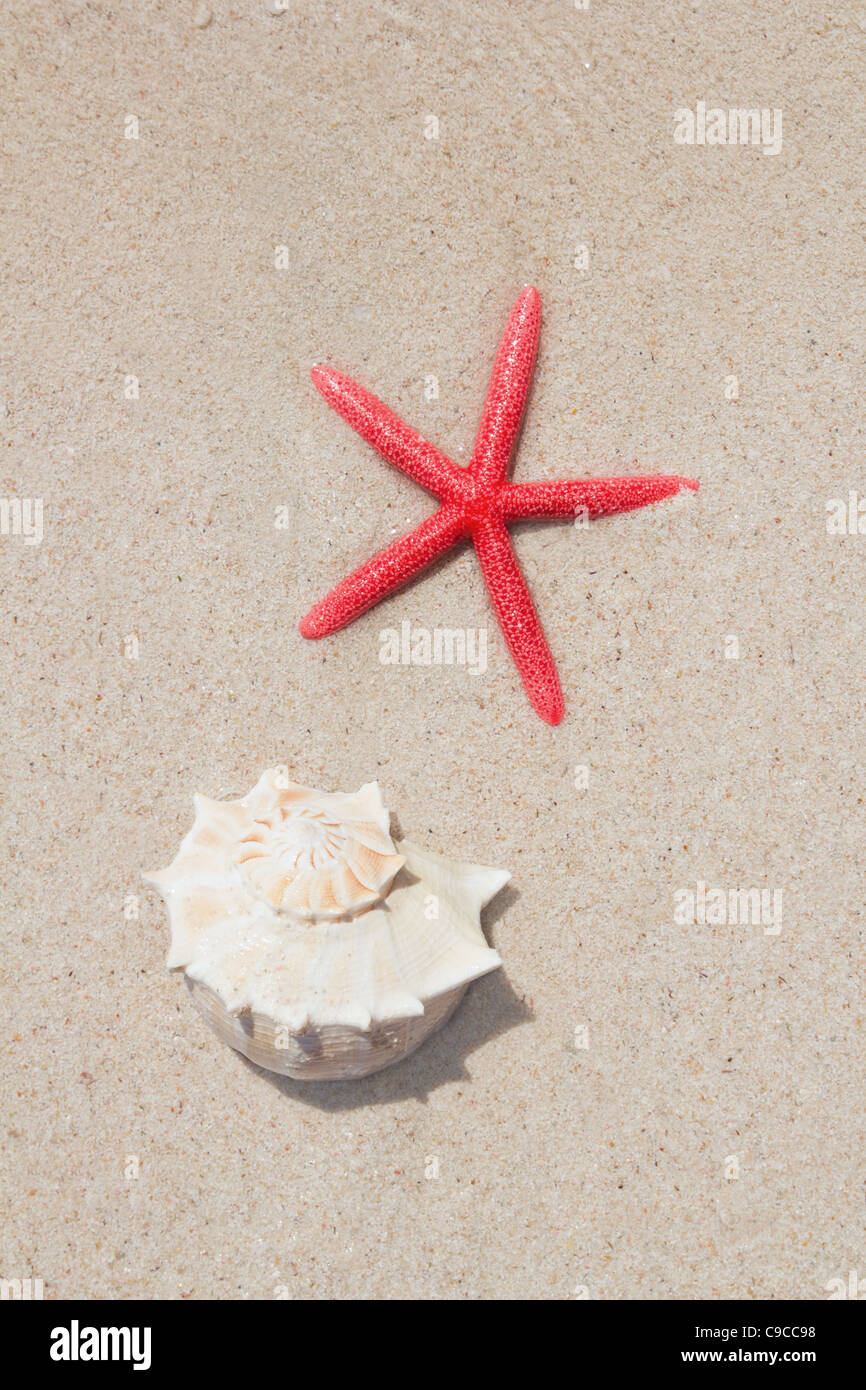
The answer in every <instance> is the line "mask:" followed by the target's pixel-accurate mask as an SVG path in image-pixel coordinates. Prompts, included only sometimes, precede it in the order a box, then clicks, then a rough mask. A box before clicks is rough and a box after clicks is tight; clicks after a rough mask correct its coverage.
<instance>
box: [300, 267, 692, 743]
mask: <svg viewBox="0 0 866 1390" xmlns="http://www.w3.org/2000/svg"><path fill="white" fill-rule="evenodd" d="M540 327H541V299H540V297H539V294H538V290H536V289H534V288H533V287H532V286H531V285H529V286H527V288H526V289H525V290H524V291H523V293H522V295H521V296H520V298H519V299H518V301H517V303H516V304H515V306H514V308H513V309H512V311H511V316H510V318H509V320H508V323H507V325H506V328H505V332H504V334H503V335H502V341H501V342H500V344H499V350H498V352H497V354H496V361H495V362H494V364H493V375H492V377H491V378H490V386H489V387H488V391H487V399H486V401H485V402H484V411H483V414H482V416H481V424H480V425H479V427H478V436H477V438H476V440H475V449H474V452H473V454H472V458H471V460H470V462H469V466H468V468H463V467H461V466H459V465H458V464H456V463H453V462H452V461H451V459H449V458H446V456H445V455H444V454H443V453H441V452H440V451H439V450H438V449H437V448H436V447H435V445H433V444H430V443H429V442H428V441H427V440H426V439H423V438H422V437H421V435H420V434H418V433H417V432H416V431H415V430H413V429H410V427H409V426H408V425H405V424H404V423H403V421H402V420H400V419H398V417H397V416H396V415H395V414H394V413H393V411H391V410H389V409H388V407H387V406H386V405H383V404H382V402H381V401H380V400H377V399H376V397H375V396H373V395H371V393H370V392H369V391H366V390H365V389H364V387H363V386H359V385H358V383H357V382H356V381H352V380H351V378H350V377H347V376H343V374H342V373H341V372H337V371H335V370H334V368H333V367H322V366H317V367H314V368H313V370H312V372H311V376H312V378H313V381H314V383H315V385H316V386H317V387H318V389H319V390H320V391H321V393H322V395H323V396H324V397H325V400H326V401H327V402H328V404H329V405H332V406H333V407H334V409H335V410H336V411H337V412H338V413H339V414H340V415H342V416H343V418H344V420H347V421H348V423H349V424H350V425H351V426H352V428H353V429H354V430H357V432H358V434H360V436H361V438H362V439H366V441H367V443H368V444H372V445H373V448H374V449H378V451H379V453H380V454H381V455H382V457H383V458H385V459H387V460H388V462H389V463H393V464H394V466H395V468H399V469H400V470H401V471H402V472H403V473H407V474H408V475H409V477H410V478H414V480H415V482H416V483H420V484H421V486H422V487H425V488H427V490H428V492H432V493H433V495H434V496H435V497H438V499H439V501H440V503H441V506H440V507H439V509H438V511H436V512H434V513H433V515H432V516H430V517H428V518H427V520H426V521H422V522H421V525H420V526H416V527H415V529H414V531H410V532H409V534H408V535H406V536H401V537H400V539H399V540H396V541H394V542H393V544H391V545H389V546H387V547H386V549H385V550H381V551H380V552H379V554H378V555H374V556H373V558H372V560H368V561H367V563H366V564H364V565H361V567H360V569H356V570H355V572H354V573H353V574H350V575H349V576H348V577H347V578H346V579H343V580H341V582H340V583H339V584H338V585H337V586H336V588H334V589H332V590H331V592H330V593H329V594H328V595H327V597H326V598H323V599H322V601H321V603H317V604H314V606H313V607H312V608H311V609H310V611H309V613H308V614H307V616H306V617H305V618H304V619H303V621H302V622H301V624H300V630H301V633H302V634H303V636H304V637H327V636H328V635H329V633H332V632H336V631H337V629H338V628H341V627H345V626H346V624H347V623H351V622H352V621H353V620H354V619H355V618H357V617H358V616H359V615H360V614H361V613H364V612H365V611H366V610H367V609H368V608H370V607H372V605H373V604H374V603H378V601H379V599H381V598H384V597H385V595H386V594H390V593H391V592H392V590H394V589H398V588H400V586H401V585H403V584H405V583H407V582H408V580H410V579H413V578H414V577H415V575H416V574H420V573H421V571H422V570H424V569H426V568H427V567H428V566H429V565H431V564H432V563H433V561H434V560H436V559H438V557H439V556H440V555H442V554H444V552H445V551H446V550H450V549H451V547H452V546H454V545H456V544H457V543H458V542H459V541H461V540H463V539H464V538H465V537H466V536H471V538H472V542H473V544H474V546H475V550H476V552H477V554H478V559H479V562H480V564H481V572H482V574H483V575H484V580H485V583H486V585H487V591H488V593H489V594H490V598H491V600H492V602H493V607H494V609H495V610H496V616H497V618H498V619H499V625H500V627H501V628H502V632H503V635H504V637H505V641H506V642H507V644H508V650H509V651H510V652H511V655H512V657H513V658H514V663H515V665H516V666H517V669H518V671H519V672H520V675H521V678H522V680H523V684H524V685H525V687H526V693H527V694H528V696H529V699H530V701H531V702H532V706H533V708H534V709H535V710H536V711H537V713H538V714H540V715H541V717H542V719H546V720H547V722H548V724H558V723H559V721H560V720H561V718H562V716H563V713H564V705H563V699H562V689H561V687H560V684H559V677H558V675H557V674H556V667H555V666H554V664H553V657H552V656H551V654H550V648H549V647H548V645H547V641H546V639H545V636H544V633H543V632H542V630H541V624H540V622H539V621H538V615H537V613H536V612H535V609H534V607H533V604H532V599H531V598H530V596H529V591H528V590H527V588H526V585H525V583H524V581H523V576H522V575H521V573H520V570H519V569H518V566H517V559H516V557H515V554H514V550H513V548H512V545H511V539H510V537H509V534H508V529H507V523H508V522H510V521H517V520H520V519H521V518H523V517H533V516H558V517H567V516H571V517H573V516H575V515H577V513H578V512H581V511H584V512H585V515H587V516H590V517H597V516H604V515H605V514H606V513H608V512H624V511H629V510H631V509H632V508H633V507H645V506H647V505H648V504H649V503H650V502H659V501H661V500H662V498H665V497H673V496H674V495H675V494H676V493H678V492H679V491H680V489H681V488H684V487H689V488H695V489H696V488H697V487H698V484H697V483H696V482H695V481H694V479H692V478H675V477H664V476H661V475H656V476H654V477H645V478H634V477H624V478H583V479H576V480H574V481H570V482H549V483H547V482H539V483H510V482H508V481H507V479H506V476H505V474H506V471H507V469H508V462H509V459H510V457H511V451H512V449H513V447H514V441H515V439H516V437H517V432H518V430H519V428H520V422H521V420H522V419H523V412H524V409H525V406H526V398H527V396H528V395H529V387H530V384H531V382H532V373H533V370H534V368H535V355H536V352H537V350H538V334H539V329H540Z"/></svg>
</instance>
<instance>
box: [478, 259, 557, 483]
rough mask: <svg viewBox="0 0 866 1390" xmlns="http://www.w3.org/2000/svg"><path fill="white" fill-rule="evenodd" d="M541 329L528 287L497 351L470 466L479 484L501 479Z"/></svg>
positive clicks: (535, 298) (535, 292)
mask: <svg viewBox="0 0 866 1390" xmlns="http://www.w3.org/2000/svg"><path fill="white" fill-rule="evenodd" d="M540 329H541V299H540V298H539V294H538V290H536V289H534V288H533V287H532V285H528V286H527V287H526V289H525V290H524V291H523V294H522V295H521V296H520V298H519V299H518V301H517V303H516V304H515V306H514V308H513V309H512V310H511V315H510V317H509V319H508V323H507V324H506V326H505V332H504V333H503V335H502V340H501V342H500V344H499V348H498V350H497V353H496V360H495V362H494V364H493V374H492V376H491V378H490V385H489V387H488V388H487V399H486V401H485V402H484V410H483V412H482V415H481V423H480V425H479V426H478V434H477V436H476V439H475V449H474V451H473V454H472V463H471V465H470V467H471V468H472V471H473V473H474V475H475V477H476V478H477V480H478V481H479V482H480V483H492V482H501V480H502V479H503V478H504V477H505V472H506V469H507V468H508V460H509V459H510V457H511V451H512V449H513V448H514V441H515V439H516V438H517V432H518V430H519V429H520V422H521V420H522V419H523V412H524V410H525V409H526V400H527V397H528V396H529V388H530V386H531V385H532V373H533V371H534V370H535V357H536V353H537V352H538V335H539V332H540Z"/></svg>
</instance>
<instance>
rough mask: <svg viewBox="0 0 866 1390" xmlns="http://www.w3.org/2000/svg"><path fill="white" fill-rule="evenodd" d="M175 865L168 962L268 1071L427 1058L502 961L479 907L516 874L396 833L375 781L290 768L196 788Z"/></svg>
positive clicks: (167, 893) (168, 889)
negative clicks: (424, 1052)
mask: <svg viewBox="0 0 866 1390" xmlns="http://www.w3.org/2000/svg"><path fill="white" fill-rule="evenodd" d="M195 807H196V817H195V822H194V824H193V827H192V829H191V830H190V832H189V834H188V835H187V836H186V838H185V839H184V841H183V843H182V845H181V847H180V850H179V851H178V854H177V856H176V858H175V859H174V861H173V863H172V864H171V865H170V866H169V868H167V869H164V870H162V871H160V872H157V873H153V874H146V875H145V879H146V881H147V882H148V883H151V884H152V885H153V886H154V887H156V888H157V889H158V890H159V892H160V893H161V894H162V897H163V899H164V900H165V903H166V906H167V908H168V912H169V919H170V925H171V949H170V951H169V955H168V962H167V964H168V965H169V967H170V968H172V969H182V970H183V971H184V972H185V976H186V982H187V984H188V986H189V988H190V990H191V992H192V995H193V999H194V1001H195V1003H196V1004H197V1006H198V1008H199V1009H200V1010H201V1012H202V1014H203V1015H204V1018H205V1019H206V1021H207V1022H208V1023H209V1024H210V1026H211V1027H212V1028H213V1029H214V1030H215V1031H216V1032H217V1033H218V1034H219V1036H220V1037H221V1038H222V1039H223V1040H224V1041H225V1042H227V1043H228V1044H229V1045H230V1046H231V1047H234V1048H236V1049H237V1050H238V1051H239V1052H242V1053H243V1054H244V1056H246V1057H249V1059H250V1060H251V1061H252V1062H255V1063H256V1064H257V1065H258V1066H260V1067H266V1068H268V1069H269V1070H270V1071H275V1072H279V1073H281V1074H282V1075H284V1076H294V1077H298V1078H305V1079H310V1080H321V1079H333V1078H347V1077H355V1076H365V1075H366V1074H367V1073H368V1072H372V1071H378V1070H379V1069H380V1068H381V1067H385V1066H387V1065H388V1064H389V1063H390V1062H394V1061H397V1060H398V1058H400V1057H404V1056H406V1055H407V1054H408V1053H410V1052H413V1051H414V1050H415V1048H416V1047H418V1046H419V1044H420V1043H422V1042H423V1041H424V1039H425V1038H426V1037H428V1036H429V1034H430V1033H432V1032H433V1031H434V1030H435V1029H436V1028H439V1027H440V1026H441V1025H442V1024H443V1023H444V1022H445V1021H446V1019H447V1018H448V1017H449V1016H450V1014H451V1013H452V1011H453V1010H454V1009H455V1008H456V1006H457V1004H458V1003H459V1002H460V999H461V998H462V996H463V993H464V991H465V989H466V986H467V985H468V984H469V983H470V981H472V980H475V979H477V978H478V977H479V976H480V975H485V974H486V973H487V972H488V971H489V970H495V969H496V967H497V966H499V965H501V964H502V962H501V960H500V958H499V956H498V955H497V953H496V952H495V951H493V950H491V949H490V947H489V946H488V945H487V942H486V941H485V939H484V935H483V933H482V931H481V924H480V913H481V909H482V908H483V907H484V906H485V904H486V903H488V902H489V901H490V899H491V898H492V897H493V896H494V895H495V894H496V893H498V892H499V890H500V888H503V887H504V886H505V884H506V883H507V882H508V880H509V878H510V877H511V875H510V874H508V873H507V872H506V871H505V870H502V869H487V868H484V867H482V866H481V865H479V864H463V863H458V862H456V861H454V860H451V859H446V858H445V857H444V856H442V855H439V854H432V853H430V852H429V851H428V850H422V849H419V848H418V847H417V846H415V845H411V844H409V842H408V841H405V840H404V841H403V842H402V843H401V844H400V846H399V852H398V847H397V846H396V845H395V844H394V842H393V840H392V839H391V835H390V831H389V819H390V818H389V815H388V812H387V811H386V809H385V806H384V803H383V801H382V793H381V791H380V790H379V786H378V784H377V783H376V782H369V783H367V784H366V785H365V786H363V787H361V789H360V791H359V792H357V793H356V794H354V795H350V794H343V793H328V792H319V791H313V790H311V789H309V788H307V787H302V786H299V785H298V784H297V783H295V782H290V781H289V780H288V778H287V777H286V776H285V774H284V772H283V771H282V770H281V769H272V770H271V771H269V772H266V773H265V774H264V776H263V777H262V778H261V779H260V781H259V782H258V784H257V785H256V786H255V787H254V788H253V790H252V791H251V792H249V793H248V794H247V795H246V796H245V797H242V798H241V800H240V801H213V800H211V799H210V798H209V797H206V796H197V797H196V798H195Z"/></svg>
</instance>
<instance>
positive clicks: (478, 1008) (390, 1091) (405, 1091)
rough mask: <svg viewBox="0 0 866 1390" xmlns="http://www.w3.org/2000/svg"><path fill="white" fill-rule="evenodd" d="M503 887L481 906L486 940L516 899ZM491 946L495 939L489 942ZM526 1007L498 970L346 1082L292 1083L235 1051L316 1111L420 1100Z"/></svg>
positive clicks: (462, 1077) (518, 1019) (457, 1075)
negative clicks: (441, 1022) (407, 1048)
mask: <svg viewBox="0 0 866 1390" xmlns="http://www.w3.org/2000/svg"><path fill="white" fill-rule="evenodd" d="M519 896H520V895H519V893H517V892H516V891H515V890H514V889H513V888H511V887H510V885H506V886H505V887H504V888H503V889H502V890H501V891H500V892H499V893H497V895H496V897H495V898H494V899H493V901H492V902H491V903H490V905H489V906H488V907H486V908H485V909H484V911H483V912H482V914H481V925H482V928H483V930H484V934H485V936H486V937H487V939H488V941H490V940H491V931H492V928H493V927H494V926H495V924H496V922H498V921H499V919H500V918H501V917H503V916H504V915H505V913H506V912H507V911H508V909H509V908H510V907H512V906H513V904H514V903H515V902H516V901H517V899H518V898H519ZM491 945H495V942H492V941H491ZM533 1017H534V1014H533V1011H532V1009H531V1008H530V1007H529V1005H528V1004H527V1003H525V1001H524V1000H523V999H521V998H519V996H518V995H516V994H515V992H514V990H513V989H512V988H511V985H510V984H509V983H508V980H507V979H506V978H505V975H504V974H503V971H502V970H495V971H493V972H492V973H491V974H490V975H485V976H483V978H482V979H480V980H476V981H474V983H473V984H471V985H470V986H469V989H468V990H467V992H466V995H465V997H464V998H463V999H462V1000H461V1002H460V1004H459V1006H458V1008H457V1010H456V1012H455V1013H454V1015H453V1016H452V1018H451V1019H449V1021H448V1022H447V1023H446V1024H445V1026H444V1027H443V1028H442V1029H440V1031H439V1032H438V1033H434V1034H433V1036H432V1037H430V1038H427V1039H426V1041H425V1042H423V1043H422V1044H421V1046H420V1047H419V1048H418V1051H417V1052H413V1053H411V1054H410V1056H408V1057H406V1058H405V1059H404V1060H403V1061H400V1062H394V1063H393V1064H392V1065H391V1066H390V1067H385V1068H384V1069H383V1070H382V1071H379V1072H374V1073H373V1074H372V1075H371V1076H362V1077H360V1078H358V1079H357V1080H349V1081H296V1080H295V1079H294V1077H291V1076H278V1075H277V1073H276V1072H272V1071H266V1070H264V1068H262V1067H257V1066H256V1064H255V1063H254V1062H250V1061H249V1060H248V1059H247V1058H246V1057H243V1056H242V1055H241V1054H240V1053H238V1054H237V1055H238V1058H239V1060H240V1061H241V1062H243V1064H244V1066H246V1067H248V1068H249V1069H250V1071H252V1072H255V1073H256V1075H257V1076H260V1077H261V1078H262V1080H263V1081H267V1082H268V1084H269V1085H271V1086H273V1087H274V1088H275V1089H276V1090H277V1091H280V1092H281V1093H282V1095H284V1096H285V1097H286V1098H287V1099H288V1100H297V1101H302V1102H304V1103H305V1104H307V1105H313V1106H315V1107H316V1108H317V1109H318V1110H327V1111H332V1112H339V1111H343V1110H356V1109H359V1108H361V1107H363V1106H369V1105H389V1104H393V1102H394V1101H400V1100H426V1099H427V1097H428V1095H429V1094H430V1092H431V1091H434V1090H435V1089H436V1088H437V1087H438V1086H445V1085H447V1084H448V1082H452V1081H469V1080H471V1073H470V1072H469V1071H468V1070H467V1067H466V1058H467V1057H468V1056H469V1055H470V1053H472V1052H474V1051H475V1049H476V1048H478V1047H481V1046H482V1044H483V1043H485V1042H486V1041H487V1040H488V1039H489V1038H495V1037H496V1036H497V1034H499V1033H505V1032H507V1031H508V1029H509V1028H516V1027H517V1026H518V1025H519V1024H522V1023H527V1022H529V1021H530V1020H531V1019H532V1018H533Z"/></svg>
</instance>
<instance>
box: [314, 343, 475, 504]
mask: <svg viewBox="0 0 866 1390" xmlns="http://www.w3.org/2000/svg"><path fill="white" fill-rule="evenodd" d="M310 376H311V377H312V379H313V384H314V385H315V386H316V388H317V389H318V390H319V391H321V393H322V395H323V396H324V397H325V400H326V401H327V402H328V405H330V406H333V408H334V410H336V412H337V414H338V415H342V417H343V419H344V420H346V421H347V422H348V423H349V424H350V425H351V426H352V429H353V430H355V431H356V432H357V433H358V434H359V435H360V436H361V438H362V439H366V441H367V443H368V444H372V446H373V448H374V449H378V451H379V453H380V454H381V455H382V457H383V458H385V459H387V460H388V462H389V463H392V464H393V465H394V467H395V468H399V469H400V471H401V473H406V474H407V475H408V476H409V477H410V478H412V479H413V480H414V481H415V482H416V483H420V484H421V486H422V487H425V488H426V489H427V491H428V492H432V493H433V495H434V496H435V497H438V498H439V499H440V501H441V500H442V499H443V498H444V497H445V496H446V495H450V493H451V492H453V490H454V484H455V483H457V484H458V485H459V482H460V479H461V477H462V476H463V473H464V470H463V469H462V468H459V469H458V467H457V465H456V464H454V463H452V462H451V460H450V459H449V458H448V457H447V456H446V455H445V454H443V453H442V452H441V450H439V449H437V448H436V446H435V445H434V444H430V443H428V441H427V440H426V439H424V438H423V437H422V436H421V435H420V434H418V432H417V431H416V430H413V429H411V428H410V426H409V425H406V424H404V423H403V421H402V420H401V419H400V417H399V416H398V415H395V414H394V412H393V410H389V409H388V407H387V405H384V404H383V403H382V401H380V400H379V399H378V397H376V396H374V395H373V394H372V392H370V391H367V390H366V389H365V388H364V387H363V386H361V385H359V384H358V382H357V381H353V380H352V378H351V377H349V376H344V375H343V373H342V372H338V371H335V370H334V368H333V367H323V366H318V367H313V369H312V371H311V372H310Z"/></svg>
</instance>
